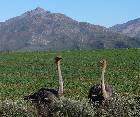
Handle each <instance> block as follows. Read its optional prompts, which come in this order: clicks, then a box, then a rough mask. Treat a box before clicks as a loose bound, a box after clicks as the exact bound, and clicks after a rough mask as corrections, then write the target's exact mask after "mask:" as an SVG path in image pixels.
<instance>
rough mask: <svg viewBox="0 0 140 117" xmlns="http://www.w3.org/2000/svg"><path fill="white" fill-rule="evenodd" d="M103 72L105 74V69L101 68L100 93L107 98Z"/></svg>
mask: <svg viewBox="0 0 140 117" xmlns="http://www.w3.org/2000/svg"><path fill="white" fill-rule="evenodd" d="M104 74H105V69H103V70H102V75H101V80H102V93H103V97H104V98H107V97H108V94H107V92H106V89H105V81H104Z"/></svg>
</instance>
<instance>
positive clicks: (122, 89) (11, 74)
mask: <svg viewBox="0 0 140 117" xmlns="http://www.w3.org/2000/svg"><path fill="white" fill-rule="evenodd" d="M56 55H61V56H62V57H63V60H62V62H61V63H62V64H61V68H62V74H63V78H64V87H65V96H66V97H74V98H75V99H82V98H86V97H87V94H88V90H89V88H90V87H91V86H92V84H95V83H100V75H101V72H100V67H99V61H100V60H101V58H106V59H107V60H108V67H107V72H106V74H105V78H106V82H107V83H108V84H110V85H112V87H113V88H114V90H115V91H116V92H118V93H120V94H122V95H123V94H125V93H129V94H130V95H133V94H134V95H140V49H113V50H92V51H91V50H89V51H69V52H67V51H64V52H30V53H0V98H1V99H2V100H3V99H18V98H22V97H23V96H24V95H28V94H30V93H32V92H34V91H36V90H38V89H39V88H41V87H45V86H46V87H49V88H57V87H58V75H57V69H56V65H55V64H54V57H55V56H56Z"/></svg>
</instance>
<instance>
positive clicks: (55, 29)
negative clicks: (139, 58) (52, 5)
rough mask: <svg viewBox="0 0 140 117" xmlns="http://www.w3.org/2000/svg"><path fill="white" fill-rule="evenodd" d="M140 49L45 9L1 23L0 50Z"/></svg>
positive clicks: (135, 41) (98, 28)
mask: <svg viewBox="0 0 140 117" xmlns="http://www.w3.org/2000/svg"><path fill="white" fill-rule="evenodd" d="M126 47H140V42H139V40H138V39H137V38H130V37H127V36H124V35H121V34H119V33H115V32H112V31H110V30H109V29H107V28H105V27H102V26H97V25H92V24H89V23H86V22H78V21H75V20H73V19H71V18H69V17H67V16H65V15H63V14H60V13H51V12H49V11H45V10H44V9H42V8H36V9H34V10H32V11H28V12H26V13H24V14H22V15H21V16H18V17H15V18H12V19H9V20H7V21H5V22H1V23H0V51H33V50H80V49H97V48H126Z"/></svg>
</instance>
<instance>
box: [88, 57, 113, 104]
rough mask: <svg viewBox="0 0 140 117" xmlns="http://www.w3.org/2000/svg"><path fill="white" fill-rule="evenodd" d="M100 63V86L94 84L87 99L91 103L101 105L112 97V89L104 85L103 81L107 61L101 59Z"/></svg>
mask: <svg viewBox="0 0 140 117" xmlns="http://www.w3.org/2000/svg"><path fill="white" fill-rule="evenodd" d="M100 63H101V69H102V74H101V81H102V83H101V84H96V85H94V86H93V87H91V89H90V90H89V95H88V98H89V99H90V101H92V102H94V103H95V102H99V104H100V105H101V104H102V103H103V101H105V100H108V99H109V98H110V97H111V96H112V88H111V86H110V85H105V81H104V74H105V71H106V66H107V61H106V60H105V59H102V60H101V61H100Z"/></svg>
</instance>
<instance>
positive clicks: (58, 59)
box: [55, 56, 62, 64]
mask: <svg viewBox="0 0 140 117" xmlns="http://www.w3.org/2000/svg"><path fill="white" fill-rule="evenodd" d="M61 59H62V57H61V56H57V57H55V63H56V64H57V63H58V61H60V60H61Z"/></svg>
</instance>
